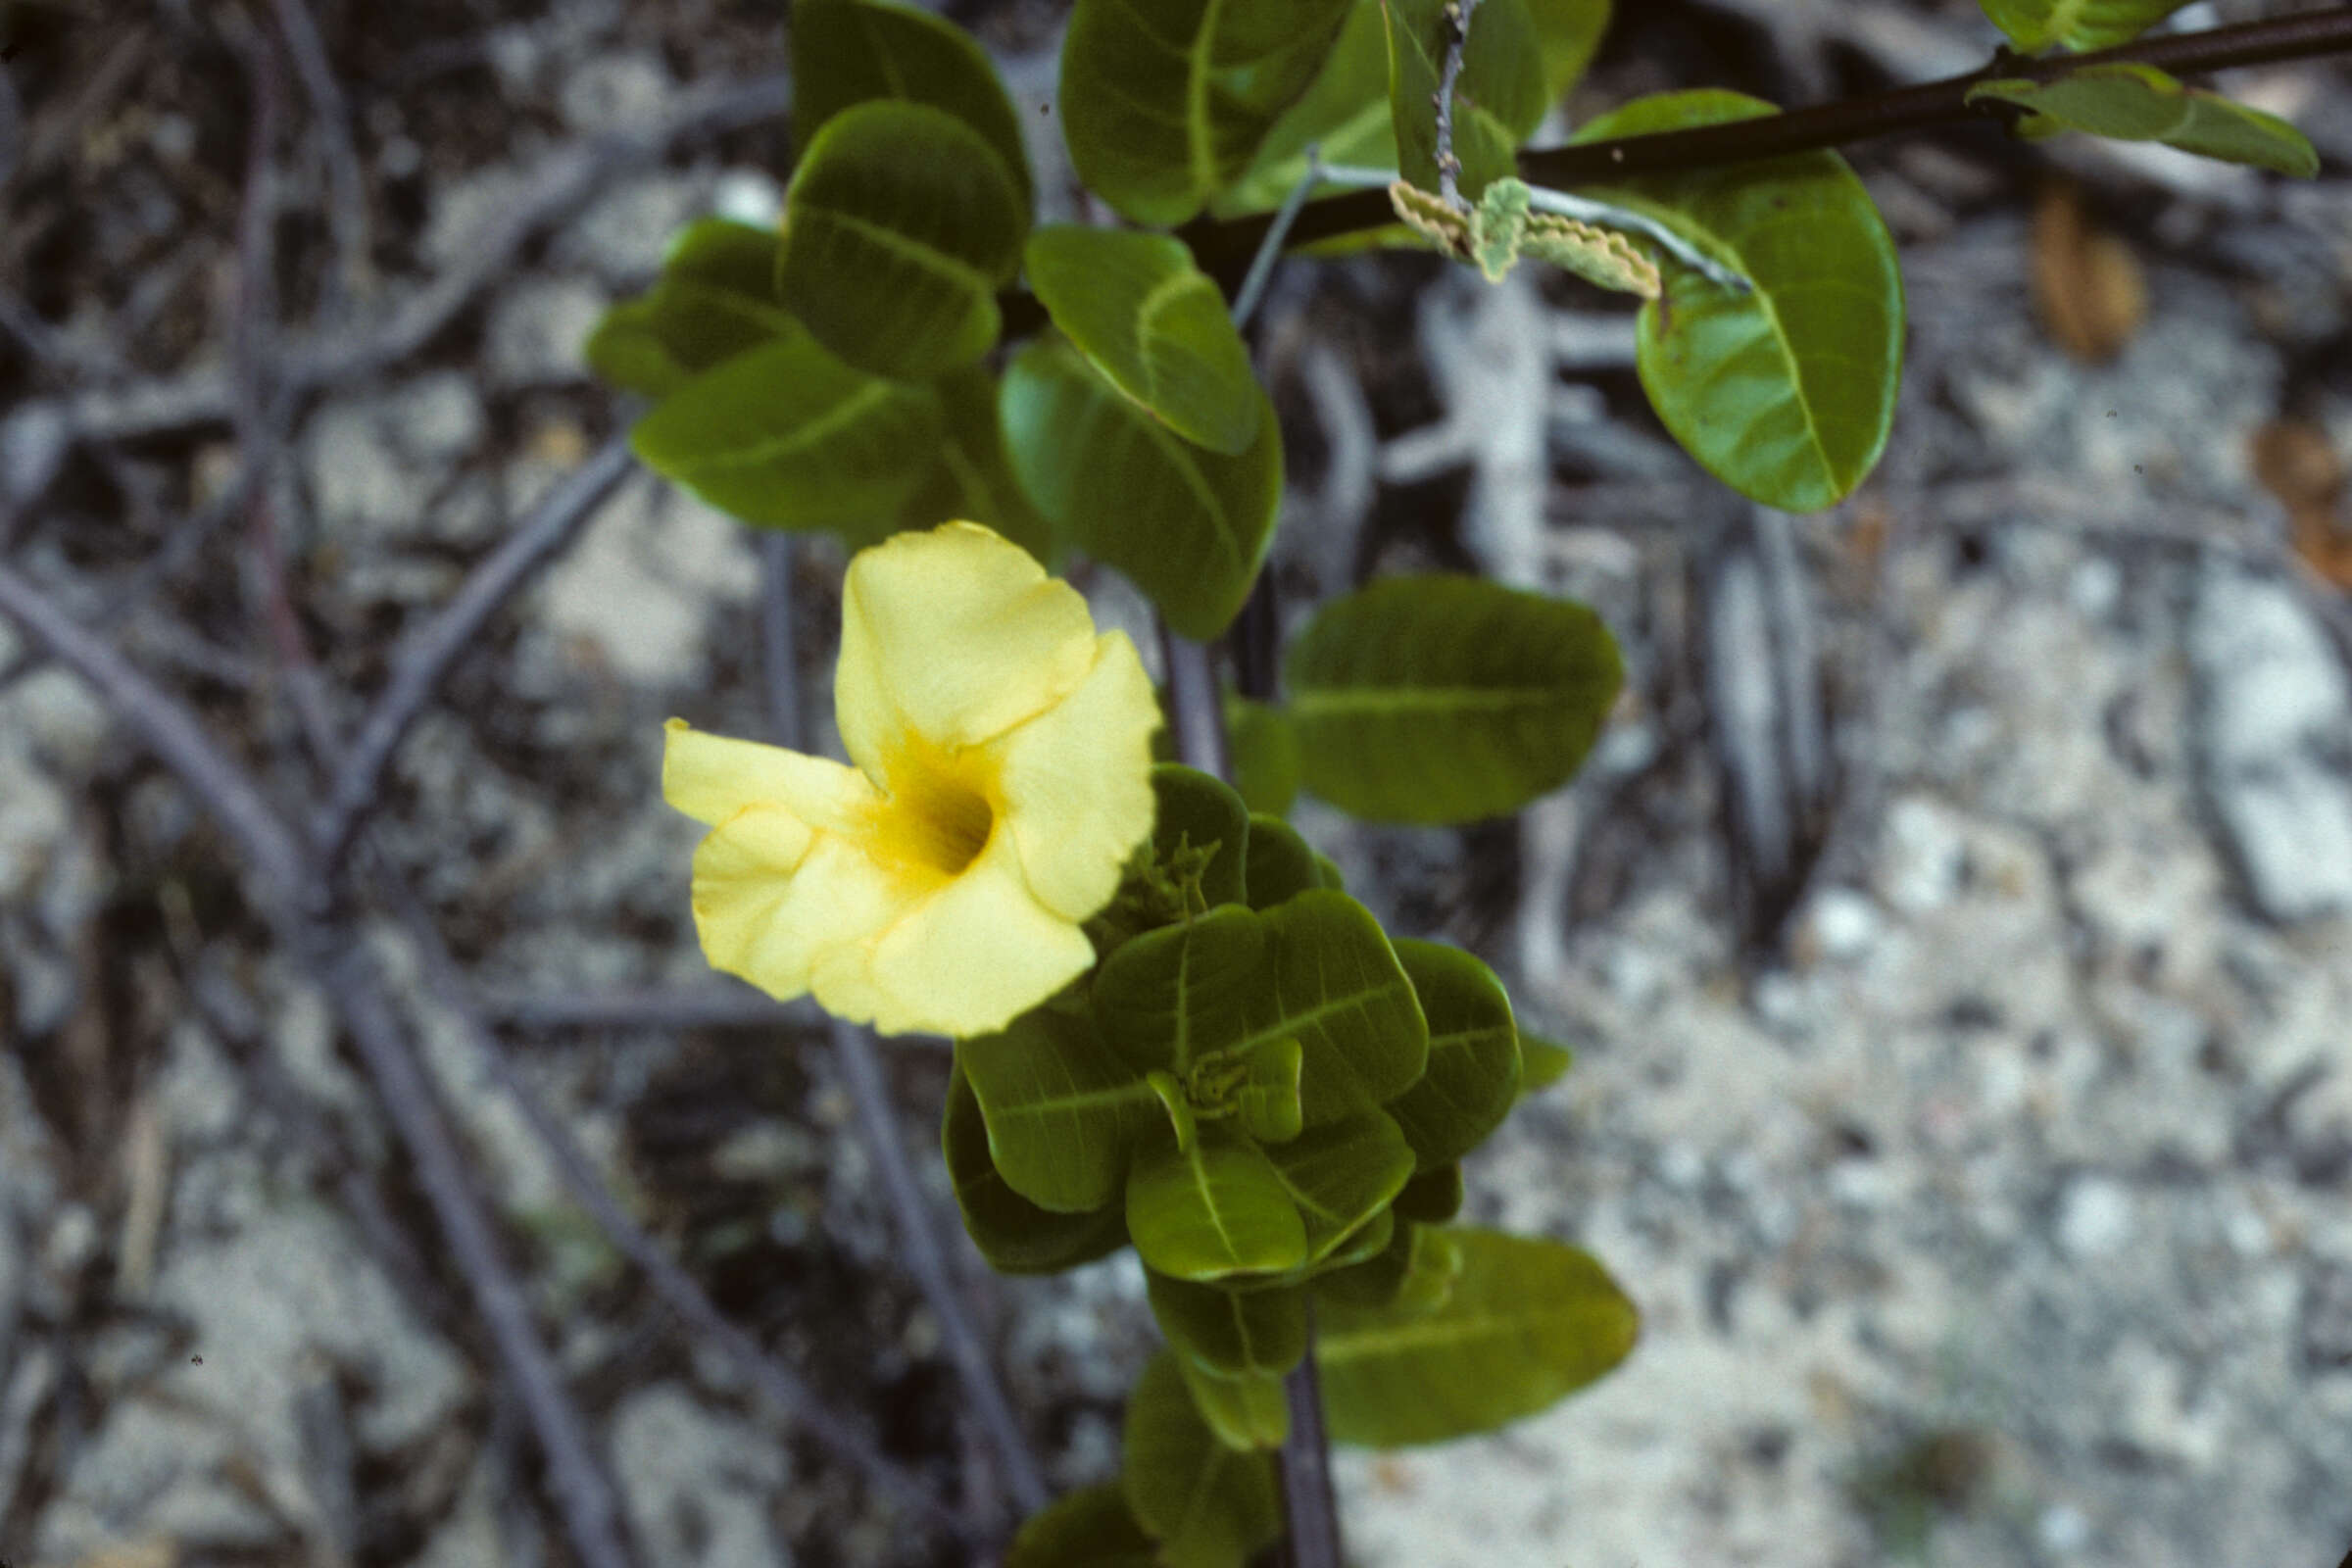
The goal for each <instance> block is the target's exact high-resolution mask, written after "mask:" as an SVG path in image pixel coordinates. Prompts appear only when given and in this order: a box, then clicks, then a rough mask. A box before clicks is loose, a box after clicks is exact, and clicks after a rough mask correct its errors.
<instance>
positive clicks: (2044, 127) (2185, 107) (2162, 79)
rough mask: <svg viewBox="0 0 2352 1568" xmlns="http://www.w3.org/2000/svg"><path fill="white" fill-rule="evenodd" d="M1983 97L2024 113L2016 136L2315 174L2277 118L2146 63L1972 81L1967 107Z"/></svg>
mask: <svg viewBox="0 0 2352 1568" xmlns="http://www.w3.org/2000/svg"><path fill="white" fill-rule="evenodd" d="M1987 99H1993V100H1997V101H1999V102H2002V103H2010V104H2015V105H2017V106H2018V107H2019V108H2021V109H2025V110H2029V111H2031V113H2030V114H2029V115H2028V116H2027V118H2026V119H2025V121H2024V122H2023V123H2020V124H2019V126H2018V131H2019V133H2020V134H2021V135H2026V136H2048V135H2055V134H2056V133H2057V132H2059V131H2062V130H2081V131H2087V132H2089V133H2090V134H2092V135H2094V136H2108V137H2112V138H2114V139H2115V140H2117V141H2160V142H2163V143H2164V144H2165V145H2166V146H2168V147H2178V148H2179V149H2180V151H2182V152H2184V153H2195V154H2197V155H2199V156H2200V157H2205V158H2218V159H2220V160H2222V161H2223V162H2224V163H2230V164H2251V165H2253V166H2254V167H2256V168H2257V169H2268V170H2271V171H2273V172H2277V173H2280V174H2293V175H2296V176H2298V177H2299V178H2304V179H2308V178H2310V177H2311V176H2312V175H2314V174H2316V173H2318V172H2320V155H2319V154H2318V153H2317V152H2316V151H2314V150H2313V148H2312V145H2311V141H2310V139H2309V138H2308V137H2306V136H2305V135H2304V134H2303V133H2302V132H2301V131H2299V130H2297V129H2296V128H2295V127H2294V126H2292V125H2290V124H2288V123H2286V122H2285V121H2283V120H2280V119H2279V118H2278V116H2277V115H2266V114H2264V113H2263V112H2262V111H2261V110H2259V109H2251V108H2248V107H2247V106H2246V105H2244V104H2241V103H2233V102H2231V101H2230V100H2229V99H2228V98H2225V97H2223V96H2222V95H2221V94H2220V93H2214V92H2203V91H2200V90H2199V89H2197V88H2194V87H2184V86H2182V85H2181V84H2180V82H2179V81H2177V80H2176V79H2174V78H2173V77H2171V76H2169V75H2167V74H2165V73H2163V72H2161V71H2158V70H2157V69H2156V68H2155V67H2153V66H2142V65H2135V64H2131V63H2129V62H2117V63H2115V64H2113V65H2104V66H2084V67H2082V69H2080V70H2078V71H2075V72H2073V73H2070V74H2068V75H2065V76H2062V77H2060V78H2059V79H2058V80H2056V81H2031V80H2027V79H2025V78H2022V77H2020V78H2017V79H2014V80H2006V79H2005V80H2000V81H1985V82H1979V83H1978V84H1977V85H1976V86H1974V87H1971V88H1970V89H1969V90H1968V101H1969V102H1970V103H1972V104H1973V103H1982V102H1984V101H1985V100H1987Z"/></svg>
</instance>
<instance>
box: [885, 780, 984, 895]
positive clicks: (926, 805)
mask: <svg viewBox="0 0 2352 1568" xmlns="http://www.w3.org/2000/svg"><path fill="white" fill-rule="evenodd" d="M894 761H895V762H897V763H898V765H897V766H895V767H894V768H893V769H892V770H891V786H892V793H891V800H890V804H889V805H888V806H886V807H884V808H883V809H882V815H881V820H880V821H879V822H878V823H876V834H875V845H874V847H875V848H876V849H877V850H878V851H880V852H881V853H882V854H883V855H884V856H885V857H887V858H891V859H895V860H898V861H901V862H903V863H905V864H908V865H914V866H919V867H921V868H922V869H924V870H926V871H931V872H934V873H936V874H938V875H940V876H946V877H956V876H961V875H962V874H963V872H964V869H965V868H966V867H968V866H969V865H970V864H971V863H972V862H973V861H974V860H976V859H978V858H980V852H981V851H982V850H984V849H986V848H987V847H988V836H989V834H990V833H992V832H993V831H995V829H996V825H997V812H996V808H995V807H993V806H991V805H990V804H989V796H988V791H987V789H986V787H985V784H986V780H985V779H984V778H982V777H979V776H975V775H976V773H977V772H978V771H979V770H977V769H975V768H974V767H972V766H971V765H970V762H969V761H968V760H963V759H957V758H952V757H944V756H940V755H937V754H936V753H933V754H931V755H927V756H910V755H902V756H901V757H899V758H896V759H894ZM959 764H960V765H959Z"/></svg>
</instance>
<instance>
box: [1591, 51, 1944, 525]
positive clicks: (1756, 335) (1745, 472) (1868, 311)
mask: <svg viewBox="0 0 2352 1568" xmlns="http://www.w3.org/2000/svg"><path fill="white" fill-rule="evenodd" d="M1772 113H1774V110H1773V108H1772V106H1771V105H1770V104H1767V103H1764V102H1762V101H1761V100H1759V99H1755V98H1749V97H1746V96H1744V95H1742V94H1740V93H1735V92H1723V91H1718V90H1714V89H1703V90H1700V91H1695V92H1680V93H1666V94H1663V95H1661V96H1658V97H1655V98H1644V99H1642V100H1640V101H1638V102H1636V103H1632V104H1628V105H1627V106H1626V107H1624V108H1623V109H1620V110H1618V111H1617V112H1615V113H1614V114H1610V115H1604V116H1602V117H1601V118H1600V119H1599V120H1596V121H1594V122H1593V123H1591V124H1589V125H1586V126H1585V127H1584V128H1583V129H1582V130H1580V131H1578V133H1577V135H1576V137H1575V139H1576V140H1578V141H1596V140H1605V139H1607V138H1609V137H1612V136H1633V135H1640V134H1642V133H1644V132H1648V131H1661V130H1678V129H1681V128H1683V127H1685V126H1690V125H1704V124H1715V123H1721V122H1725V121H1736V120H1746V119H1752V118H1754V117H1756V116H1758V115H1768V114H1772ZM1584 194H1587V195H1590V196H1592V197H1593V199H1595V200H1598V201H1607V202H1614V203H1616V204H1618V205H1619V206H1623V207H1630V208H1632V209H1633V210H1634V211H1636V212H1639V213H1642V214H1645V215H1646V216H1648V217H1649V218H1651V219H1654V220H1655V221H1658V222H1660V223H1662V224H1664V225H1665V226H1667V227H1668V228H1671V229H1673V230H1674V231H1675V232H1676V233H1678V234H1680V235H1681V236H1683V238H1685V239H1687V240H1689V241H1690V242H1691V244H1693V245H1695V246H1696V247H1698V249H1699V250H1701V251H1703V252H1704V253H1706V254H1707V255H1708V256H1710V257H1712V258H1714V259H1715V260H1716V261H1718V262H1720V263H1721V264H1723V266H1725V267H1727V268H1729V269H1730V270H1732V271H1733V272H1735V273H1737V274H1739V275H1740V277H1743V278H1745V279H1747V281H1748V283H1749V285H1750V286H1749V287H1747V288H1744V289H1741V288H1736V287H1732V286H1729V285H1726V284H1723V283H1718V282H1715V281H1713V280H1712V279H1710V278H1708V277H1706V276H1704V275H1703V274H1701V273H1699V272H1697V271H1695V270H1692V269H1691V268H1687V267H1683V266H1680V265H1678V264H1676V263H1675V262H1674V261H1673V259H1672V258H1670V257H1665V256H1660V257H1658V263H1659V266H1660V267H1661V268H1662V269H1663V270H1664V271H1665V274H1666V278H1665V281H1666V292H1665V296H1664V297H1663V298H1662V299H1657V300H1652V301H1649V302H1648V303H1646V304H1644V305H1643V306H1642V314H1641V317H1640V319H1639V325H1638V329H1637V337H1636V348H1635V352H1636V361H1637V368H1639V369H1640V371H1641V374H1642V389H1643V390H1644V391H1646V392H1647V393H1648V394H1649V401H1650V405H1651V406H1652V407H1653V408H1655V409H1656V410H1657V412H1658V417H1659V418H1660V419H1662V420H1663V421H1665V424H1666V428H1667V429H1668V430H1669V431H1671V432H1672V433H1673V435H1674V438H1675V439H1676V440H1677V441H1679V442H1681V443H1682V445H1683V448H1684V450H1685V451H1687V452H1689V453H1690V454H1691V456H1692V457H1694V458H1696V459H1697V460H1698V461H1699V463H1700V465H1701V466H1704V467H1705V468H1706V470H1707V471H1708V472H1709V473H1712V474H1714V475H1715V476H1716V477H1717V478H1718V479H1721V480H1722V481H1723V482H1724V483H1725V484H1728V485H1730V486H1731V487H1732V488H1733V489H1735V490H1737V491H1739V492H1740V494H1741V495H1744V496H1747V497H1749V498H1751V499H1753V500H1756V501H1760V502H1762V503H1764V504H1765V505H1766V506H1768V507H1778V508H1780V509H1781V510H1782V511H1785V512H1818V511H1821V510H1822V509H1824V508H1826V507H1830V506H1834V505H1836V504H1837V503H1838V501H1840V500H1842V499H1844V498H1845V496H1847V495H1848V494H1850V493H1851V492H1852V490H1853V488H1854V486H1856V485H1858V484H1860V483H1861V482H1862V479H1863V477H1864V476H1865V475H1866V474H1868V473H1869V472H1870V469H1871V466H1872V465H1874V464H1876V463H1877V462H1878V461H1879V454H1880V453H1881V452H1883V451H1884V450H1886V446H1887V430H1888V429H1889V428H1891V426H1892V424H1893V422H1894V397H1895V389H1896V386H1897V384H1898V382H1899V381H1900V379H1901V375H1902V358H1903V354H1902V351H1903V280H1902V273H1901V271H1900V270H1898V268H1897V266H1896V262H1895V252H1894V239H1893V236H1892V235H1890V234H1888V233H1887V224H1886V222H1885V221H1883V220H1881V219H1880V217H1879V212H1878V209H1877V208H1876V207H1875V206H1873V205H1872V204H1871V200H1870V195H1869V193H1868V192H1867V191H1865V190H1864V189H1863V188H1862V181H1861V180H1859V179H1858V178H1856V177H1855V176H1854V172H1853V171H1852V170H1850V169H1848V168H1847V167H1846V166H1845V162H1844V160H1843V159H1841V158H1839V157H1838V155H1837V154H1835V153H1827V152H1822V153H1800V154H1796V155H1794V156H1791V157H1788V158H1773V159H1766V160H1762V161H1759V162H1754V163H1745V164H1739V165H1735V166H1732V167H1730V168H1726V169H1718V170H1710V171H1704V172H1695V173H1689V174H1655V175H1646V176H1643V177H1642V178H1640V179H1636V180H1628V181H1626V182H1625V183H1623V184H1617V185H1607V186H1596V187H1593V188H1592V189H1590V190H1588V191H1586V192H1585V193H1584Z"/></svg>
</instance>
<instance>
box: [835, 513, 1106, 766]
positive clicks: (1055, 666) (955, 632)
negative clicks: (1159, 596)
mask: <svg viewBox="0 0 2352 1568" xmlns="http://www.w3.org/2000/svg"><path fill="white" fill-rule="evenodd" d="M1094 662H1095V624H1094V620H1093V618H1092V617H1091V616H1089V615H1088V614H1087V610H1086V601H1085V600H1084V599H1082V598H1080V597H1079V595H1078V591H1077V590H1076V589H1074V588H1072V587H1070V586H1069V584H1067V583H1064V582H1058V581H1055V580H1054V579H1053V578H1051V577H1048V576H1047V575H1046V571H1045V568H1044V567H1043V566H1040V565H1039V564H1037V563H1036V562H1035V561H1033V560H1031V559H1030V557H1029V554H1028V552H1027V551H1025V550H1023V549H1021V548H1020V546H1018V545H1014V544H1008V543H1007V542H1005V540H1003V539H1001V538H999V537H998V536H997V535H996V534H994V533H991V532H990V531H989V530H988V529H986V528H983V527H981V526H979V525H978V524H977V523H969V522H952V523H949V524H948V525H947V526H946V527H944V528H935V529H933V530H931V531H930V532H929V533H903V534H899V535H897V536H896V537H894V538H892V539H889V540H887V541H885V542H884V543H882V544H879V545H876V546H874V547H873V548H872V549H870V550H861V551H859V552H858V556H857V558H856V559H855V560H853V561H852V562H851V563H850V569H849V574H848V575H847V577H846V578H844V580H843V582H842V592H841V662H840V664H839V666H838V668H837V669H836V672H835V675H834V682H833V708H834V713H835V716H836V718H837V719H838V721H839V723H840V726H841V738H842V743H843V744H844V745H845V746H847V747H848V748H849V753H850V757H851V760H854V761H855V762H857V763H858V766H860V767H862V768H864V769H865V770H866V772H867V773H868V774H869V775H870V776H872V777H873V778H874V779H875V781H876V782H878V783H881V784H884V785H885V786H887V785H888V784H889V782H890V779H889V774H890V767H891V757H892V754H893V753H894V752H896V751H898V750H899V749H900V747H901V743H902V737H903V736H904V735H905V734H906V732H907V730H909V729H911V730H912V731H913V732H914V733H915V734H917V735H919V736H921V737H923V738H924V739H925V740H927V741H929V742H930V743H931V744H932V745H933V746H935V747H938V748H941V749H943V750H948V751H953V750H955V749H956V748H958V747H964V746H976V745H978V744H980V743H981V742H983V741H987V740H991V739H993V738H995V737H996V736H998V735H1001V734H1003V733H1004V732H1005V730H1008V729H1010V728H1011V727H1012V726H1013V725H1015V724H1018V723H1019V722H1021V720H1023V719H1025V718H1028V717H1029V716H1030V715H1032V714H1034V713H1036V712H1038V711H1041V710H1043V709H1045V708H1046V707H1048V706H1050V705H1051V704H1053V703H1054V702H1055V701H1056V700H1058V699H1059V698H1061V697H1062V696H1063V695H1065V694H1066V693H1068V692H1069V691H1070V690H1072V689H1073V688H1074V687H1076V686H1077V684H1078V683H1079V682H1080V681H1082V680H1084V679H1085V678H1086V674H1087V671H1088V670H1089V669H1091V668H1092V667H1093V665H1094Z"/></svg>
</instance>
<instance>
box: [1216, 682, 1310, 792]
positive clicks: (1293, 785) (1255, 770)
mask: <svg viewBox="0 0 2352 1568" xmlns="http://www.w3.org/2000/svg"><path fill="white" fill-rule="evenodd" d="M1225 747H1226V750H1227V751H1228V752H1229V753H1231V755H1232V758H1233V787H1234V789H1235V790H1236V791H1237V792H1238V793H1239V794H1240V795H1241V797H1242V799H1243V800H1244V801H1247V802H1248V803H1249V805H1250V810H1252V811H1262V812H1265V813H1267V814H1269V815H1272V816H1277V817H1279V816H1283V815H1285V814H1287V813H1288V812H1289V810H1290V809H1291V803H1292V802H1293V801H1295V800H1297V799H1298V798H1299V737H1298V736H1297V735H1296V734H1294V733H1293V732H1292V730H1291V720H1290V715H1289V714H1287V713H1285V712H1284V711H1282V710H1281V709H1279V708H1277V707H1275V706H1274V705H1272V704H1271V703H1253V702H1251V701H1250V699H1249V698H1247V697H1235V696H1231V695H1228V696H1227V697H1226V699H1225Z"/></svg>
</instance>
